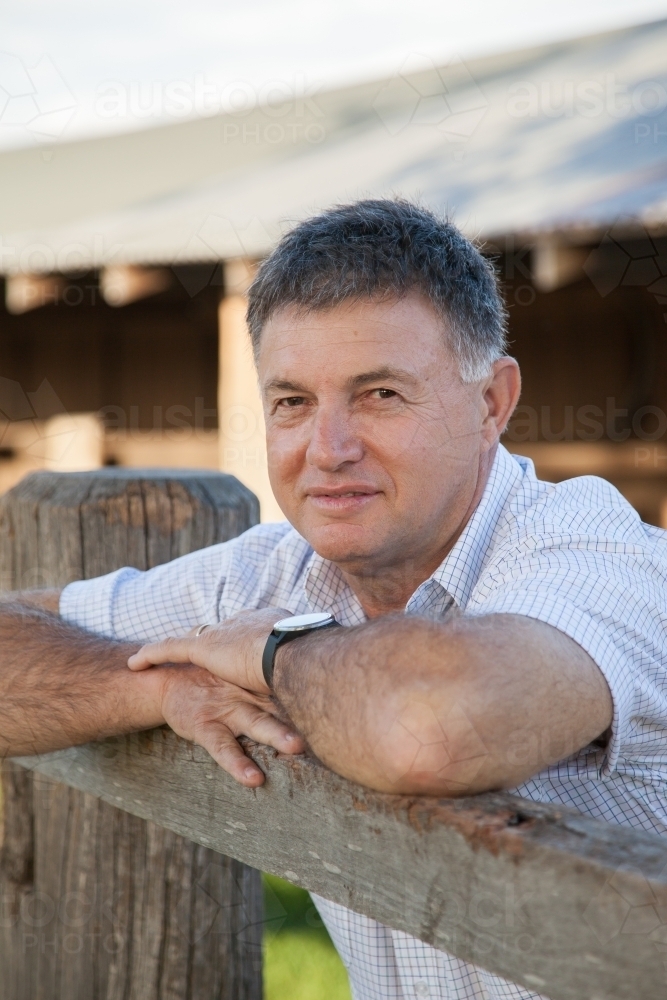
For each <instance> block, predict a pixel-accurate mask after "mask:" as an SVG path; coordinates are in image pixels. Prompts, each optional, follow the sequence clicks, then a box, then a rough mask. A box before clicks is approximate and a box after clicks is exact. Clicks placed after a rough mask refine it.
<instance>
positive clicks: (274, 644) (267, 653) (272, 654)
mask: <svg viewBox="0 0 667 1000" xmlns="http://www.w3.org/2000/svg"><path fill="white" fill-rule="evenodd" d="M340 627H341V625H340V622H337V621H330V622H329V623H328V624H327V625H319V626H317V627H315V628H309V629H300V630H299V631H298V632H276V630H275V629H274V630H273V631H272V632H271V634H270V636H269V638H268V639H267V640H266V645H265V646H264V652H263V653H262V674H263V675H264V680H265V681H266V686H267V687H268V688H270V689H271V690H273V667H274V664H275V658H276V650H277V648H278V646H280V645H282V643H284V642H291V641H292V639H298V638H299V636H304V635H310V634H311V633H312V632H323V631H324V630H325V629H327V628H340Z"/></svg>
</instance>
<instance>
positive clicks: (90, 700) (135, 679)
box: [0, 600, 163, 757]
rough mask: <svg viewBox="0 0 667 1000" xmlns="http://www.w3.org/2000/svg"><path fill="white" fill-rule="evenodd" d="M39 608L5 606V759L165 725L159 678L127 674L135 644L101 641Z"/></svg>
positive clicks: (0, 612)
mask: <svg viewBox="0 0 667 1000" xmlns="http://www.w3.org/2000/svg"><path fill="white" fill-rule="evenodd" d="M52 604H53V602H51V605H52ZM36 605H37V602H36V601H30V602H24V601H20V600H19V601H8V600H4V601H2V602H1V603H0V754H1V755H2V756H5V757H7V756H20V755H27V754H35V753H46V752H48V751H51V750H57V749H61V748H63V747H67V746H73V745H75V744H79V743H85V742H87V741H88V740H92V739H101V738H103V737H105V736H112V735H118V734H121V733H126V732H132V731H135V730H140V729H147V728H150V727H152V726H156V725H159V724H160V723H161V722H162V721H163V719H162V718H161V715H160V707H159V706H160V698H159V685H160V683H161V677H160V676H159V674H158V673H157V672H156V673H152V672H150V671H148V672H146V673H145V674H139V675H137V674H132V673H131V672H130V671H129V670H128V669H127V658H128V656H129V655H130V654H131V653H132V652H134V651H135V649H136V646H135V645H134V644H131V643H124V642H115V641H112V640H109V639H104V638H101V637H99V636H96V635H93V634H92V633H90V632H86V631H84V630H83V629H80V628H77V627H76V626H74V625H70V624H68V623H66V622H64V621H63V620H62V619H60V618H59V617H58V616H57V615H55V614H53V613H52V612H51V611H47V610H44V608H43V606H42V607H38V606H36ZM47 606H48V605H47Z"/></svg>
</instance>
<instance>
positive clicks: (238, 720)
mask: <svg viewBox="0 0 667 1000" xmlns="http://www.w3.org/2000/svg"><path fill="white" fill-rule="evenodd" d="M225 722H226V724H227V725H228V726H229V728H230V729H231V731H232V732H233V733H234V735H235V736H249V737H250V739H251V740H255V741H256V742H257V743H263V744H264V745H265V746H267V747H273V749H274V750H278V751H279V752H280V753H303V751H304V750H305V749H306V745H305V743H304V740H303V738H302V737H301V736H300V735H299V734H298V733H295V732H294V730H293V729H291V728H290V727H289V726H287V725H285V723H284V722H281V721H280V720H279V719H276V718H275V717H274V716H273V715H270V714H269V713H268V712H266V711H264V710H263V709H261V708H258V707H257V706H256V705H252V704H250V703H248V702H241V703H239V704H238V705H237V706H236V707H235V708H234V710H233V711H232V712H230V713H229V714H228V715H227V718H226V720H225Z"/></svg>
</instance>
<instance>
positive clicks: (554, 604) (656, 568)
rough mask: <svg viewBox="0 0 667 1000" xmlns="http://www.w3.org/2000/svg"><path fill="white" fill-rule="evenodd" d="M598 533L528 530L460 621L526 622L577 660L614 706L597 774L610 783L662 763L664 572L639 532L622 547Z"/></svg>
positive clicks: (666, 713)
mask: <svg viewBox="0 0 667 1000" xmlns="http://www.w3.org/2000/svg"><path fill="white" fill-rule="evenodd" d="M599 520H600V519H599ZM602 520H603V519H602ZM604 528H605V526H604V524H603V523H602V524H601V523H598V524H597V525H596V526H595V528H594V530H592V529H591V526H590V525H589V526H588V528H587V529H584V526H583V525H579V528H578V530H575V531H569V532H562V531H561V532H560V533H558V532H555V531H554V530H553V529H552V530H550V531H548V530H535V527H534V526H533V530H532V531H531V532H530V533H528V532H526V533H525V534H524V536H523V537H522V538H518V539H517V538H514V539H513V540H512V544H511V546H506V547H504V548H505V551H504V553H499V554H498V555H496V556H495V557H494V558H493V560H492V563H491V565H489V566H488V567H487V569H486V571H485V572H484V573H483V580H480V583H481V584H482V586H481V587H480V588H479V589H478V595H479V597H478V599H477V600H475V601H474V602H472V604H471V607H470V608H469V609H468V611H469V613H472V614H516V615H525V616H526V617H528V618H535V619H537V620H539V621H543V622H545V623H547V624H549V625H552V626H553V627H554V628H557V629H559V631H561V632H563V633H564V634H565V635H568V636H570V638H571V639H573V640H574V641H575V642H577V643H578V644H579V645H580V646H581V647H582V648H583V649H585V650H586V652H587V653H588V654H589V656H590V657H591V658H592V659H593V660H594V661H595V663H596V664H597V666H598V667H599V669H600V671H601V672H602V674H603V675H604V677H605V679H606V681H607V684H608V685H609V689H610V691H611V695H612V699H613V704H614V711H613V721H612V728H611V738H610V741H609V743H608V745H607V748H606V753H605V755H604V763H603V765H602V767H601V769H600V776H601V777H609V776H610V775H611V774H612V773H613V772H614V771H615V770H617V769H619V768H620V769H625V768H626V767H627V768H628V769H630V770H632V769H633V767H634V766H635V765H636V764H638V763H639V762H640V761H641V764H642V765H643V766H646V765H648V766H649V767H650V764H651V761H650V759H649V758H651V756H652V755H653V754H654V751H655V752H656V753H658V754H659V755H660V756H664V747H665V740H666V739H667V651H666V647H665V627H666V626H667V603H666V597H665V595H667V562H666V561H665V558H664V553H660V552H659V551H657V549H656V547H655V546H653V545H652V544H651V539H650V537H649V536H648V534H647V533H645V532H643V530H642V529H643V526H641V525H640V524H639V523H638V526H637V527H636V528H634V529H633V531H632V532H631V535H632V537H630V538H625V539H624V538H619V537H618V534H617V535H616V537H614V533H613V532H612V531H611V530H609V531H605V530H604Z"/></svg>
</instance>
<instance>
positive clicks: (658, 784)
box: [0, 201, 667, 1000]
mask: <svg viewBox="0 0 667 1000" xmlns="http://www.w3.org/2000/svg"><path fill="white" fill-rule="evenodd" d="M248 320H249V327H250V332H251V336H252V340H253V348H254V351H255V356H256V360H257V366H258V373H259V380H260V386H261V390H262V395H263V399H264V406H265V414H266V426H267V447H268V460H269V470H270V475H271V483H272V486H273V489H274V492H275V495H276V497H277V499H278V501H279V503H280V505H281V507H282V509H283V511H284V512H285V514H286V516H287V518H288V522H287V523H284V524H275V525H262V526H259V527H257V528H253V529H251V530H250V531H248V532H246V533H245V535H243V536H241V537H240V538H238V539H235V540H234V541H232V542H228V543H226V544H224V545H220V546H213V547H211V548H209V549H206V550H203V551H201V552H196V553H193V554H192V555H189V556H186V557H184V558H182V559H179V560H176V561H175V562H173V563H171V564H168V565H166V566H161V567H158V568H157V569H154V570H151V571H150V572H147V573H140V572H138V571H135V570H131V569H125V570H120V571H118V572H116V573H112V574H110V575H109V576H107V577H103V578H100V579H98V580H93V581H87V582H81V583H74V584H71V585H70V586H69V587H67V588H65V590H64V591H63V592H62V594H61V595H56V594H41V595H40V594H34V595H28V597H27V598H26V599H25V600H24V602H23V603H22V604H18V605H9V604H8V605H6V606H5V608H4V610H3V611H2V613H1V615H0V639H1V641H2V643H3V648H4V653H5V656H4V663H5V668H4V678H3V692H2V698H0V733H2V735H3V738H4V740H5V752H6V753H8V754H18V753H30V752H36V751H43V750H48V749H54V748H56V747H61V746H66V745H69V744H71V743H75V742H82V741H84V740H88V739H91V738H95V737H100V736H104V735H107V734H111V733H120V732H127V731H130V730H134V729H140V728H145V727H149V726H153V725H157V724H159V723H162V722H164V721H166V722H168V723H169V724H170V725H171V726H172V727H173V728H174V729H175V730H176V731H177V732H179V733H181V734H182V735H183V736H185V737H187V738H189V739H194V740H196V741H197V742H199V743H201V744H202V746H204V747H206V748H207V749H208V750H209V752H210V753H211V754H212V756H213V757H214V758H215V759H216V760H217V761H218V763H219V764H220V765H221V766H222V767H224V768H225V769H226V770H228V771H229V772H230V773H231V774H232V775H234V777H235V778H236V779H237V780H238V781H240V782H242V783H243V784H245V785H248V786H250V787H252V786H256V785H258V784H260V783H261V782H262V781H263V780H264V779H263V775H262V774H261V772H260V771H259V769H258V768H257V767H256V766H255V765H254V764H253V763H252V762H251V761H250V760H249V758H247V757H246V756H245V755H244V754H243V751H242V750H241V748H240V746H239V744H238V743H237V742H236V739H235V737H236V736H238V735H239V734H241V733H244V734H247V735H248V736H251V737H252V738H254V739H256V740H260V741H263V742H265V743H268V744H270V745H272V746H274V747H276V748H277V749H279V750H281V751H285V752H299V751H301V750H302V749H303V748H304V741H305V743H307V744H308V745H309V746H310V747H311V748H312V750H313V752H314V753H316V754H317V755H318V756H319V757H320V758H321V759H322V760H323V761H324V762H325V763H326V764H328V765H329V766H330V767H331V768H333V769H335V770H336V771H338V772H339V773H341V774H343V775H345V776H347V777H349V778H351V779H352V780H355V781H359V782H362V783H364V784H366V785H369V786H371V787H374V788H378V789H382V790H387V791H397V792H406V793H413V794H414V793H420V792H423V793H428V794H435V795H456V794H464V793H472V792H476V791H483V790H486V789H492V788H512V789H514V790H515V791H516V792H517V793H518V794H520V795H524V796H527V797H529V798H533V799H537V800H546V801H557V802H562V803H565V804H567V805H570V806H574V807H575V808H578V809H580V810H581V811H584V812H587V813H588V814H590V815H593V816H597V817H599V818H602V819H605V820H608V821H610V822H616V823H629V824H632V825H635V826H638V827H640V828H642V829H646V830H653V831H656V832H665V831H666V830H667V807H666V805H665V796H664V790H665V779H666V777H667V682H666V675H665V660H666V652H665V632H664V626H665V622H666V620H667V597H666V596H665V595H666V594H667V559H666V556H667V548H666V547H665V542H664V540H663V534H662V532H660V530H659V529H656V528H651V527H649V526H647V525H644V524H642V523H641V521H640V520H639V518H638V516H637V514H636V513H635V512H634V510H633V509H632V508H631V507H630V506H629V505H628V504H627V503H626V502H625V500H624V499H623V498H622V497H621V496H620V495H619V494H618V493H617V491H616V490H614V489H613V488H612V487H611V486H610V485H609V484H607V483H605V482H604V481H602V480H597V479H593V478H589V477H585V478H582V479H578V480H572V481H570V482H566V483H561V484H559V485H555V486H554V485H551V484H548V483H542V482H540V481H538V480H537V479H536V477H535V473H534V471H533V468H532V465H531V463H530V462H528V461H526V460H525V459H516V458H513V457H512V456H510V455H509V454H508V452H506V451H505V449H504V448H503V447H502V446H500V445H499V438H500V435H501V434H502V432H503V430H504V428H505V426H506V424H507V421H508V420H509V418H510V416H511V413H512V410H513V408H514V406H515V405H516V402H517V399H518V396H519V389H520V379H519V372H518V367H517V365H516V362H515V361H513V360H512V359H511V358H509V357H507V356H506V354H505V343H504V329H505V317H504V313H503V308H502V305H501V301H500V298H499V295H498V292H497V288H496V283H495V279H494V276H493V272H492V270H491V268H490V266H489V265H488V264H487V263H486V262H485V261H484V259H483V258H482V257H481V255H480V254H479V253H478V251H477V250H476V249H475V248H474V247H473V246H472V245H471V244H470V243H469V242H468V241H466V240H465V239H464V238H463V237H462V236H461V234H460V233H459V232H458V231H457V230H456V229H455V228H454V227H453V226H451V225H450V224H447V223H443V222H440V221H439V220H437V219H436V218H435V217H434V216H432V215H431V214H430V213H428V212H425V211H423V210H421V209H419V208H417V207H415V206H413V205H410V204H406V203H403V202H390V201H368V202H361V203H358V204H356V205H351V206H347V207H343V208H337V209H334V210H332V211H329V212H327V213H325V214H324V215H321V216H319V217H317V218H314V219H310V220H308V221H306V222H304V223H303V224H301V225H299V226H297V227H296V228H295V229H294V230H293V231H292V232H291V233H288V234H287V236H285V238H284V239H283V240H282V241H281V243H280V244H279V246H278V247H277V249H276V250H275V251H274V252H273V254H272V255H271V256H270V257H269V258H268V259H267V260H266V261H265V262H264V264H263V265H262V267H261V268H260V270H259V273H258V275H257V278H256V280H255V282H254V284H253V286H252V288H251V291H250V305H249V312H248ZM26 602H27V603H26ZM58 610H59V613H60V618H57V617H56V615H55V614H54V612H56V611H58ZM317 612H319V613H322V614H321V616H320V619H319V620H320V623H324V624H328V623H329V622H330V617H329V616H331V617H333V618H334V619H335V620H336V621H337V622H338V623H339V624H341V625H343V626H346V627H343V628H335V627H327V628H323V629H311V630H310V631H308V630H306V631H301V632H299V633H294V632H292V633H291V634H290V635H289V636H287V637H288V638H292V639H293V641H290V642H286V641H282V640H283V639H285V637H286V633H285V632H284V628H285V627H287V628H288V629H289V628H291V627H293V626H294V623H291V624H290V623H288V625H287V626H278V630H277V631H276V632H275V633H274V634H273V635H272V630H274V626H276V623H277V621H278V620H279V619H285V618H288V617H290V616H294V615H304V614H314V613H317ZM325 613H328V615H327V614H325ZM301 624H303V623H301ZM295 635H296V638H295V637H294V636H295ZM270 637H271V638H270ZM278 639H281V642H280V643H279V642H278V641H277V640H278ZM142 642H143V643H146V642H148V645H145V646H144V647H143V648H142V649H141V650H139V651H137V646H138V645H139V644H140V643H142ZM128 658H129V666H130V668H131V669H130V670H128V669H127V666H126V663H127V661H128ZM179 663H180V664H181V666H179V665H178V664H179ZM151 665H157V666H156V667H155V668H154V669H147V668H149V667H151ZM317 902H318V906H319V907H320V909H321V912H322V915H323V917H324V919H325V921H326V923H327V926H328V927H329V930H330V932H331V934H332V937H333V938H334V941H335V942H336V944H337V946H338V948H339V951H340V953H341V955H342V957H343V959H344V961H345V963H346V965H347V968H348V970H349V973H350V979H351V983H352V988H353V992H354V994H355V996H356V997H357V998H359V1000H361V998H363V1000H374V998H378V1000H379V998H383V1000H384V998H387V997H409V996H413V995H414V991H415V989H416V988H417V986H419V990H420V991H421V994H422V995H425V994H424V990H426V989H427V990H428V991H429V994H430V995H431V996H436V997H456V998H461V997H471V998H472V997H480V998H481V997H494V998H495V997H510V996H511V997H528V996H531V995H532V994H529V993H527V992H526V991H524V990H522V989H521V988H519V987H517V986H515V985H513V984H510V983H507V982H505V981H503V980H501V979H499V978H498V977H496V976H493V975H491V974H489V973H487V972H485V971H483V970H481V969H478V968H475V967H473V966H471V965H469V964H467V963H465V962H461V961H459V960H457V959H456V958H454V957H452V956H449V955H446V954H444V953H442V952H437V951H435V950H434V949H432V948H430V947H428V946H427V945H425V944H423V943H421V942H419V941H417V940H415V939H412V938H409V937H408V936H406V935H405V934H400V933H398V932H393V931H390V930H388V929H387V928H384V927H382V926H380V925H378V924H377V923H375V922H374V921H372V920H369V919H368V918H366V917H363V916H360V915H358V914H355V913H352V912H350V911H348V910H346V909H345V908H344V907H341V906H338V905H335V904H332V903H330V902H327V901H325V900H318V901H317Z"/></svg>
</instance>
